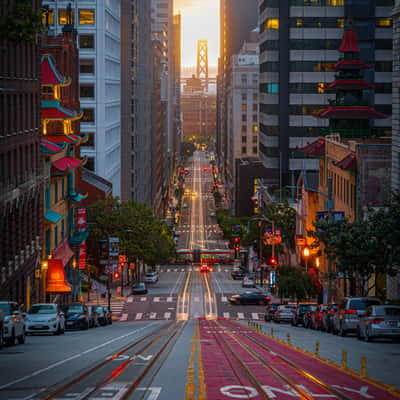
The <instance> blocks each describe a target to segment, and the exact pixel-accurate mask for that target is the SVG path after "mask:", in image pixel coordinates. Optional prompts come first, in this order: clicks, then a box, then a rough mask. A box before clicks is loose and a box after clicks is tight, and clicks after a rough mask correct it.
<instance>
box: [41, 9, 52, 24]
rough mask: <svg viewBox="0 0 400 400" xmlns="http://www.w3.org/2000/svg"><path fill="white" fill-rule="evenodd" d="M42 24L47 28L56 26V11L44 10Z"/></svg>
mask: <svg viewBox="0 0 400 400" xmlns="http://www.w3.org/2000/svg"><path fill="white" fill-rule="evenodd" d="M42 24H43V25H44V26H46V25H54V10H51V9H48V10H45V9H43V11H42Z"/></svg>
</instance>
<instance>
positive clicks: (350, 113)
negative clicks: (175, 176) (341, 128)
mask: <svg viewBox="0 0 400 400" xmlns="http://www.w3.org/2000/svg"><path fill="white" fill-rule="evenodd" d="M314 116H315V117H318V118H331V119H377V118H381V119H383V118H387V115H384V114H382V113H380V112H379V111H376V110H375V109H373V108H372V107H368V106H335V107H333V106H332V107H327V108H324V109H323V110H321V111H320V112H319V113H317V114H314Z"/></svg>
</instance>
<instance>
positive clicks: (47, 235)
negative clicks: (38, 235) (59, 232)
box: [45, 229, 51, 256]
mask: <svg viewBox="0 0 400 400" xmlns="http://www.w3.org/2000/svg"><path fill="white" fill-rule="evenodd" d="M50 235H51V230H50V229H47V231H46V239H45V248H46V256H49V255H50V251H51V244H50V242H51V238H50Z"/></svg>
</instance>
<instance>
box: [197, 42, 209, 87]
mask: <svg viewBox="0 0 400 400" xmlns="http://www.w3.org/2000/svg"><path fill="white" fill-rule="evenodd" d="M197 78H198V79H201V80H202V81H203V83H204V89H205V90H206V91H207V90H208V40H207V39H199V40H198V41H197Z"/></svg>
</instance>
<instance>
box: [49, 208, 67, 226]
mask: <svg viewBox="0 0 400 400" xmlns="http://www.w3.org/2000/svg"><path fill="white" fill-rule="evenodd" d="M63 217H64V215H61V214H58V213H56V212H55V211H52V210H48V211H46V214H44V218H45V219H47V221H50V222H51V223H52V224H56V223H57V222H58V221H59V220H60V219H61V218H63Z"/></svg>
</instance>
